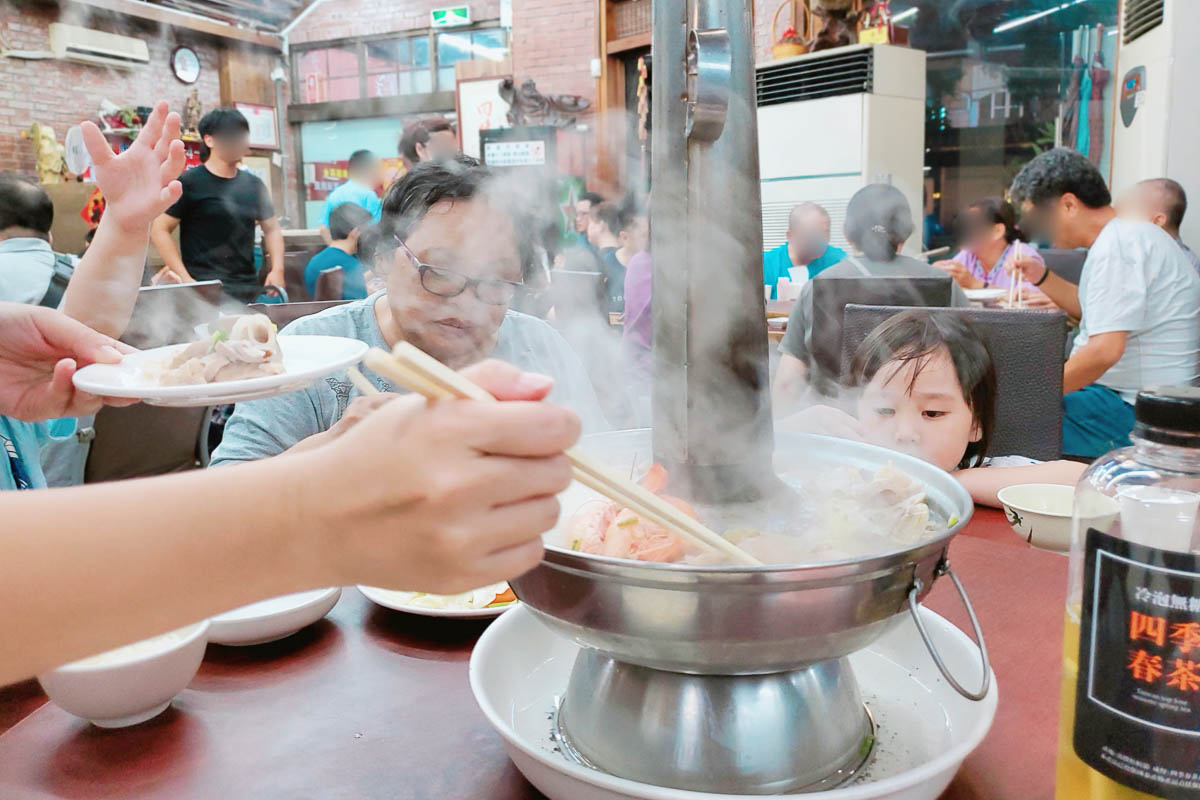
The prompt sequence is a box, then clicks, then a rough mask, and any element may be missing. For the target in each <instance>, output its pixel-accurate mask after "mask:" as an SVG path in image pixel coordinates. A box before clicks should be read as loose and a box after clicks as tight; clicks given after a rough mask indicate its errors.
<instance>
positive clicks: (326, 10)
mask: <svg viewBox="0 0 1200 800" xmlns="http://www.w3.org/2000/svg"><path fill="white" fill-rule="evenodd" d="M449 5H461V3H459V2H454V3H452V2H449V1H448V0H404V2H399V0H330V2H326V3H322V4H321V5H319V6H317V8H316V9H315V10H314V11H313V12H312V13H311V14H309V15H308V16H307V17H305V18H304V19H303V20H302V21H301V22H300V24H299V25H297V26H296V27H295V28H293V29H292V31H291V33H290V34H288V41H289V43H291V44H303V43H305V42H321V41H326V40H328V39H347V38H351V37H356V36H372V35H375V34H380V33H391V32H393V31H407V30H413V29H417V28H428V27H429V12H430V10H432V9H434V8H443V7H445V6H449ZM468 5H469V6H470V7H471V19H472V20H473V21H485V20H494V19H499V18H500V0H475V2H471V3H468Z"/></svg>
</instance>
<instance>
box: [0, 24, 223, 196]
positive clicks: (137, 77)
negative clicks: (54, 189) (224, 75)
mask: <svg viewBox="0 0 1200 800" xmlns="http://www.w3.org/2000/svg"><path fill="white" fill-rule="evenodd" d="M80 8H81V7H79V6H75V5H68V6H64V11H63V12H62V18H61V20H60V19H59V11H58V10H56V9H55V8H53V7H46V6H32V7H30V6H27V5H24V4H22V6H20V7H15V6H14V4H13V3H8V2H5V3H0V35H2V36H3V38H4V43H5V45H7V47H8V48H10V49H13V50H47V49H49V47H50V34H49V26H50V23H51V22H56V21H61V22H66V23H70V24H73V25H81V26H84V27H90V28H95V29H97V30H103V31H107V32H109V33H119V34H122V35H128V36H137V37H139V38H144V39H145V40H146V41H147V43H148V44H149V46H150V64H149V65H147V66H144V67H135V68H133V69H109V68H107V67H100V66H91V65H88V64H78V63H74V62H70V61H58V60H55V59H46V60H41V61H23V60H19V59H15V58H2V59H0V172H16V173H21V174H25V175H30V176H34V175H36V169H35V162H34V155H33V147H32V145H31V144H30V143H29V141H28V140H26V139H22V138H20V131H21V130H23V129H25V128H28V127H29V125H30V123H32V122H40V123H42V124H45V125H49V126H51V127H52V128H54V133H55V135H56V136H57V137H58V139H59V141H62V139H63V137H64V136H65V135H66V133H67V128H69V127H70V126H72V125H74V124H76V123H78V122H80V121H82V120H85V119H92V118H94V117H95V116H96V112H97V109H98V106H99V102H100V100H101V98H108V99H109V100H111V101H112V102H114V103H116V104H117V105H120V106H125V105H143V106H149V105H153V104H154V102H155V101H157V100H160V99H165V100H168V101H169V102H170V103H171V108H172V110H175V111H179V112H181V113H182V111H183V104H184V102H186V100H187V98H188V96H189V95H190V94H191V91H192V86H189V85H186V84H183V83H180V82H179V81H178V80H176V78H175V76H174V74H173V73H172V72H171V68H170V64H169V61H170V57H171V51H173V50H174V49H175V47H176V46H177V45H180V44H186V45H188V46H189V47H191V48H192V49H194V50H195V51H196V55H197V56H199V58H200V78H199V80H198V81H197V82H196V84H195V86H196V87H197V88H198V89H199V90H200V92H199V94H200V102H201V103H202V104H203V105H204V108H205V109H209V108H213V107H215V106H216V105H217V104H218V103H219V102H220V88H219V86H218V74H217V70H218V61H219V58H220V56H219V53H220V49H219V48H220V46H221V45H218V44H216V43H215V42H214V41H213V40H211V39H206V38H202V37H198V36H188V35H187V32H186V31H176V30H174V29H170V28H164V29H163V30H162V31H161V33H160V32H159V31H158V29H157V27H156V26H152V25H146V26H143V25H140V24H138V23H137V22H135V21H132V20H128V19H126V18H122V17H116V16H113V15H108V14H103V15H96V16H94V17H91V18H89V17H88V15H87V14H86V13H85V12H81V11H79V9H80Z"/></svg>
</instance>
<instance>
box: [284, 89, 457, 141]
mask: <svg viewBox="0 0 1200 800" xmlns="http://www.w3.org/2000/svg"><path fill="white" fill-rule="evenodd" d="M454 105H455V96H454V92H431V93H429V94H410V95H401V96H400V97H368V98H365V99H362V100H334V101H330V102H327V103H293V104H291V105H289V106H288V107H287V121H288V122H289V123H291V124H296V123H300V122H325V121H327V120H338V119H359V118H362V117H393V116H400V115H402V114H429V113H434V112H438V111H442V112H445V111H453V110H454ZM399 132H400V128H399V122H397V127H396V134H397V136H399Z"/></svg>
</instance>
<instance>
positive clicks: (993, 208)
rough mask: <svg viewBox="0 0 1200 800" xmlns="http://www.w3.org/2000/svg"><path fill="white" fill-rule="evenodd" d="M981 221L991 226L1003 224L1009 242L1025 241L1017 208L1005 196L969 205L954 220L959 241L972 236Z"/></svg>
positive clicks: (1005, 238) (1005, 239) (1005, 236)
mask: <svg viewBox="0 0 1200 800" xmlns="http://www.w3.org/2000/svg"><path fill="white" fill-rule="evenodd" d="M980 222H982V223H983V224H985V225H989V226H990V225H1003V226H1004V241H1006V242H1008V243H1009V244H1012V243H1013V242H1016V241H1025V235H1024V234H1023V233H1021V229H1020V228H1018V227H1017V212H1016V209H1014V208H1013V207H1012V203H1009V202H1008V201H1007V200H1005V199H1004V198H1003V197H985V198H983V199H982V200H976V201H975V202H974V203H971V205H969V206H967V207H966V209H965V210H964V212H963V213H962V214H960V215H959V216H958V219H956V220H955V221H954V225H955V229H956V230H955V232H956V233H957V234H958V239H959V241H960V242H961V241H965V240H966V239H967V238H970V236H971V235H972V234H974V233H975V232H976V231H977V227H978V225H979V223H980Z"/></svg>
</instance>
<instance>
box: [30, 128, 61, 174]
mask: <svg viewBox="0 0 1200 800" xmlns="http://www.w3.org/2000/svg"><path fill="white" fill-rule="evenodd" d="M21 138H22V139H28V140H29V141H30V142H31V143H32V144H33V152H34V155H35V156H36V158H37V171H38V180H39V181H41V182H42V183H62V182H63V181H64V180H65V178H64V176H65V175H66V173H67V162H66V161H64V160H63V153H64V152H66V151H65V149H64V148H63V146H62V145H61V144H59V142H58V139H56V138H54V129H53V128H51V127H50V126H49V125H41V124H39V123H37V122H35V123H33V124H32V125H30V126H29V129H28V130H23V131H21Z"/></svg>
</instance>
